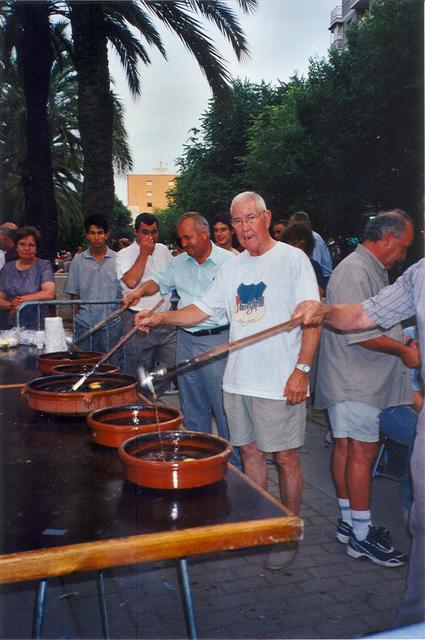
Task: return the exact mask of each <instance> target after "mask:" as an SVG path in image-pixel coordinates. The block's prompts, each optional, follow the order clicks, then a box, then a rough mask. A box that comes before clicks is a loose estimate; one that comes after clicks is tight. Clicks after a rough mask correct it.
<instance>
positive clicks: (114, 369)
mask: <svg viewBox="0 0 425 640" xmlns="http://www.w3.org/2000/svg"><path fill="white" fill-rule="evenodd" d="M95 364H96V362H73V363H72V364H58V365H56V366H55V367H52V375H53V376H56V375H59V374H60V375H64V374H71V375H72V374H75V375H82V374H84V373H87V372H88V371H91V370H92V369H93V367H94V365H95ZM119 370H120V368H119V367H118V366H117V365H115V364H108V363H107V362H104V363H103V364H101V365H99V367H98V368H97V369H96V373H118V372H119Z"/></svg>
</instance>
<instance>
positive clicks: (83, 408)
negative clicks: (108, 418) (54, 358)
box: [22, 373, 139, 416]
mask: <svg viewBox="0 0 425 640" xmlns="http://www.w3.org/2000/svg"><path fill="white" fill-rule="evenodd" d="M80 377H81V376H77V375H74V376H72V375H63V376H45V377H43V378H36V379H35V380H31V382H28V383H27V384H26V385H25V387H24V388H23V389H22V395H23V396H24V397H25V399H26V400H27V402H28V405H29V406H30V407H31V408H32V409H35V410H36V411H41V412H43V413H53V414H56V415H62V416H86V415H87V414H88V413H90V412H91V411H95V410H96V409H106V408H107V407H112V406H114V405H121V404H132V403H135V402H137V400H138V398H139V395H138V392H137V381H136V379H135V378H133V376H129V375H126V374H124V373H103V374H94V375H92V376H91V377H90V378H89V381H90V383H91V384H92V383H96V382H99V383H101V384H102V383H105V382H106V383H111V384H113V385H115V386H116V388H113V389H99V390H93V391H92V390H82V391H69V392H68V391H67V392H64V393H61V392H59V391H57V392H55V391H54V390H46V387H49V388H50V387H52V386H53V387H54V386H55V385H58V387H60V386H63V385H66V386H69V388H70V387H71V386H72V385H73V384H74V383H75V382H77V380H79V379H80Z"/></svg>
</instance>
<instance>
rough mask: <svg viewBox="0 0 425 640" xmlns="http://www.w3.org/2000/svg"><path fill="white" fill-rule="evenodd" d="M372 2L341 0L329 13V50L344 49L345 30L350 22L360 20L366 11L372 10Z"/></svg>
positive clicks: (368, 0)
mask: <svg viewBox="0 0 425 640" xmlns="http://www.w3.org/2000/svg"><path fill="white" fill-rule="evenodd" d="M372 5H373V0H341V4H340V5H338V6H336V7H335V9H333V10H332V11H331V19H330V27H329V31H330V32H331V39H332V42H331V49H337V50H342V49H345V48H346V46H347V44H348V42H347V29H348V27H349V26H350V24H351V23H352V22H357V21H359V20H361V19H362V17H363V16H364V14H365V12H366V11H370V10H371V9H372Z"/></svg>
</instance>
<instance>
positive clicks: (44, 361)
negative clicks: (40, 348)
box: [37, 351, 104, 376]
mask: <svg viewBox="0 0 425 640" xmlns="http://www.w3.org/2000/svg"><path fill="white" fill-rule="evenodd" d="M103 355H104V354H103V353H99V352H98V351H76V352H75V353H73V354H71V353H70V352H69V351H52V352H51V353H41V354H40V355H39V356H38V361H37V365H38V368H39V369H40V371H41V373H43V374H44V375H45V376H49V375H52V373H53V371H52V369H53V367H56V366H57V365H58V364H77V363H81V362H91V363H92V364H93V365H94V364H96V362H99V360H100V359H101V358H102V356H103Z"/></svg>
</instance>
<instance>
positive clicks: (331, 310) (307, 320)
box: [291, 300, 375, 331]
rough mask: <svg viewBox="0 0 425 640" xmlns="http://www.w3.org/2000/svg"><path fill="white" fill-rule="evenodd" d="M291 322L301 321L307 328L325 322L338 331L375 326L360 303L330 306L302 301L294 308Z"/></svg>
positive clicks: (314, 301)
mask: <svg viewBox="0 0 425 640" xmlns="http://www.w3.org/2000/svg"><path fill="white" fill-rule="evenodd" d="M291 320H294V321H296V320H298V321H301V323H302V324H303V325H307V326H308V325H320V324H322V323H323V322H326V323H327V324H329V325H330V326H331V327H334V328H335V329H339V330H340V331H351V330H356V329H362V330H363V329H372V328H373V327H374V326H375V323H374V322H373V321H372V320H371V319H370V318H369V316H368V315H367V313H366V311H365V310H364V308H363V305H362V304H360V303H353V304H332V305H331V304H323V303H320V302H317V301H316V300H304V302H300V304H299V305H298V306H297V307H296V309H295V311H294V313H293V314H292V317H291Z"/></svg>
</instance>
